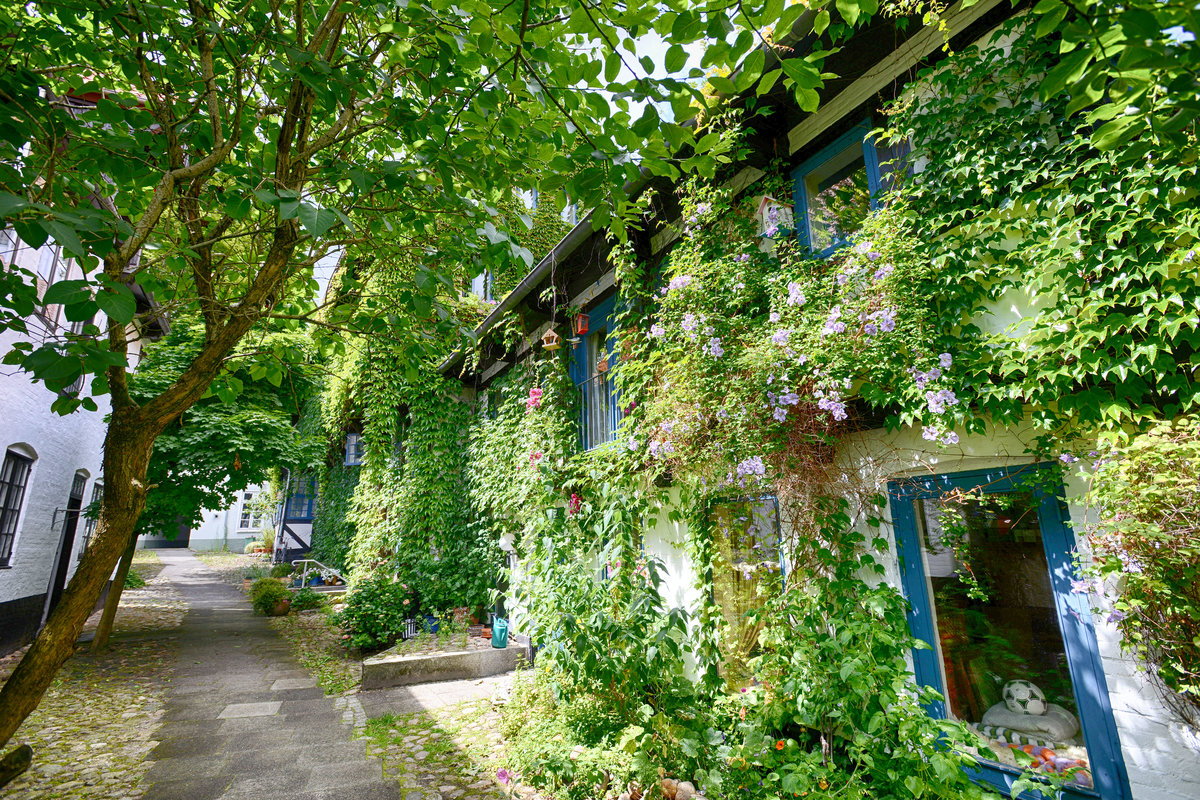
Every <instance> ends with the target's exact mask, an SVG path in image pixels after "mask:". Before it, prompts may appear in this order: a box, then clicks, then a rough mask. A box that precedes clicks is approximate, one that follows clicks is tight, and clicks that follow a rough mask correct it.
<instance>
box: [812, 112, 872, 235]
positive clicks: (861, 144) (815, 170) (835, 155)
mask: <svg viewBox="0 0 1200 800" xmlns="http://www.w3.org/2000/svg"><path fill="white" fill-rule="evenodd" d="M870 133H871V125H870V120H863V121H862V122H860V123H859V124H857V125H855V126H854V127H853V128H851V129H850V130H848V131H846V132H845V133H844V134H842V135H841V136H839V137H838V138H837V139H836V140H835V141H834V142H833V143H831V144H830V145H828V146H827V147H825V148H824V149H822V150H821V151H820V152H818V153H817V154H816V155H814V156H813V157H812V158H809V159H808V160H807V161H805V162H804V163H803V164H801V165H800V166H799V167H797V168H796V169H795V170H793V172H792V180H793V181H794V184H793V185H794V189H793V192H794V196H795V202H796V234H797V236H799V238H800V242H801V244H803V245H804V246H805V247H807V248H809V249H810V250H812V251H813V252H814V253H816V254H817V255H820V256H822V257H824V256H828V255H831V254H832V253H834V252H835V251H836V250H838V249H840V248H842V247H845V246H846V245H847V244H849V243H850V241H851V238H852V237H853V236H854V233H855V231H857V230H858V228H859V226H860V225H861V223H862V220H863V219H864V218H865V217H866V215H867V214H868V213H869V212H870V211H872V210H873V209H875V208H876V207H877V206H878V202H879V156H878V154H877V153H876V152H875V146H874V145H873V144H872V143H871V141H870V139H869V138H868V137H869V135H870Z"/></svg>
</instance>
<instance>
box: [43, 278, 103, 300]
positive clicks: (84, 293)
mask: <svg viewBox="0 0 1200 800" xmlns="http://www.w3.org/2000/svg"><path fill="white" fill-rule="evenodd" d="M88 285H89V284H88V282H87V281H82V280H74V281H59V282H58V283H55V284H52V285H51V286H50V288H49V289H47V290H46V293H45V294H44V295H42V305H47V306H49V305H70V304H73V303H80V302H84V301H88V300H91V299H92V294H91V292H90V291H89V290H88Z"/></svg>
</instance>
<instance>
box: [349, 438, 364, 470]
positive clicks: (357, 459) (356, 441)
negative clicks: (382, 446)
mask: <svg viewBox="0 0 1200 800" xmlns="http://www.w3.org/2000/svg"><path fill="white" fill-rule="evenodd" d="M362 460H363V441H362V436H361V435H360V434H357V433H347V434H346V466H350V467H353V466H356V465H358V464H361V463H362Z"/></svg>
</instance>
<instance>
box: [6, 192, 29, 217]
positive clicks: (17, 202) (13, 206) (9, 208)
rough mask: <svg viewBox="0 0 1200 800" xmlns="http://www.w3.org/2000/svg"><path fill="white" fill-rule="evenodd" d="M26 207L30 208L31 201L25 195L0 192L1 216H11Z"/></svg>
mask: <svg viewBox="0 0 1200 800" xmlns="http://www.w3.org/2000/svg"><path fill="white" fill-rule="evenodd" d="M26 208H29V203H28V202H27V201H26V200H25V198H24V197H18V196H17V195H15V194H9V193H8V192H0V217H11V216H12V215H13V214H16V213H18V212H20V211H22V210H24V209H26Z"/></svg>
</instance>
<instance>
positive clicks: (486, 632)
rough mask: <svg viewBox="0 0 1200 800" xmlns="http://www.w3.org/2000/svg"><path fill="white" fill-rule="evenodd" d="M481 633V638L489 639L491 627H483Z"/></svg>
mask: <svg viewBox="0 0 1200 800" xmlns="http://www.w3.org/2000/svg"><path fill="white" fill-rule="evenodd" d="M481 635H482V636H483V638H485V639H490V638H492V629H491V628H484V629H483V633H482V634H481Z"/></svg>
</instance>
